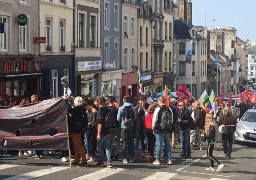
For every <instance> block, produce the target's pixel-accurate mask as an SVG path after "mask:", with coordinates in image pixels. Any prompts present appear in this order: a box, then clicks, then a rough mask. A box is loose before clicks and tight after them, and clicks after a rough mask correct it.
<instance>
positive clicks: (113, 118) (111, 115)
mask: <svg viewBox="0 0 256 180" xmlns="http://www.w3.org/2000/svg"><path fill="white" fill-rule="evenodd" d="M117 113H118V109H117V108H116V107H114V106H111V107H108V111H107V113H106V118H105V124H106V127H107V128H115V127H118V126H119V122H118V121H117Z"/></svg>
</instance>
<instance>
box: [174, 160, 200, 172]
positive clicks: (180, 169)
mask: <svg viewBox="0 0 256 180" xmlns="http://www.w3.org/2000/svg"><path fill="white" fill-rule="evenodd" d="M200 160H201V159H195V160H194V161H192V162H191V163H189V164H187V165H185V166H183V167H182V168H179V169H177V170H176V171H178V172H179V171H182V170H183V169H185V168H187V167H189V166H190V165H191V164H193V163H195V162H198V161H200Z"/></svg>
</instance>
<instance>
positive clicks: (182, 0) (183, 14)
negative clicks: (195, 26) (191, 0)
mask: <svg viewBox="0 0 256 180" xmlns="http://www.w3.org/2000/svg"><path fill="white" fill-rule="evenodd" d="M186 4H187V0H179V5H178V9H179V10H178V12H179V14H178V16H179V17H180V18H182V20H183V21H185V22H187V7H186Z"/></svg>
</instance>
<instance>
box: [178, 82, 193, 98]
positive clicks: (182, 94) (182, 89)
mask: <svg viewBox="0 0 256 180" xmlns="http://www.w3.org/2000/svg"><path fill="white" fill-rule="evenodd" d="M176 95H177V96H178V97H179V99H191V98H192V94H191V93H190V92H189V90H188V89H187V88H186V86H184V85H183V84H180V86H179V88H178V89H177V91H176Z"/></svg>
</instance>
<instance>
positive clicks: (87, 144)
mask: <svg viewBox="0 0 256 180" xmlns="http://www.w3.org/2000/svg"><path fill="white" fill-rule="evenodd" d="M90 131H91V130H90V129H88V130H86V131H85V133H84V146H85V152H86V155H87V158H89V157H90V156H91V147H90V139H91V136H92V133H91V132H90Z"/></svg>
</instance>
